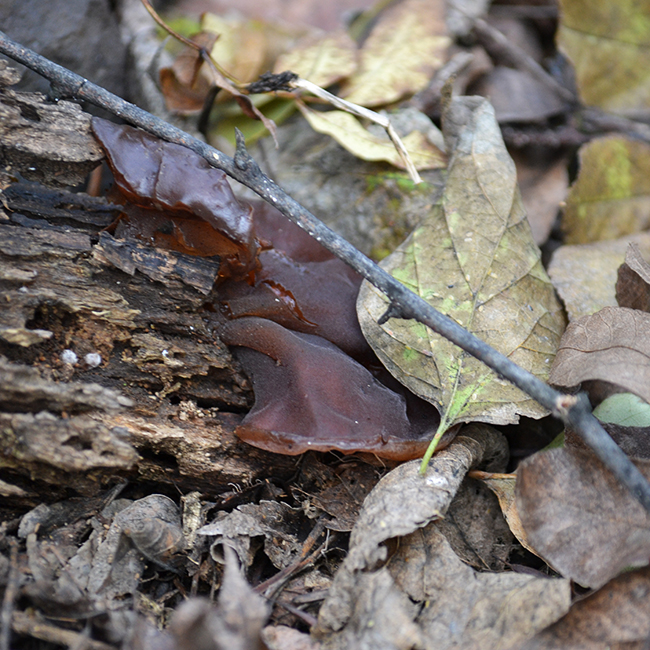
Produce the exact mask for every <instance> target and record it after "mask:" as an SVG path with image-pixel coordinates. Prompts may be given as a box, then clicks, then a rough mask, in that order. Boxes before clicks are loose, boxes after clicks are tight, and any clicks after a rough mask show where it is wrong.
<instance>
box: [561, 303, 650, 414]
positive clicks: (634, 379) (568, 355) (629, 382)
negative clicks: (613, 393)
mask: <svg viewBox="0 0 650 650" xmlns="http://www.w3.org/2000/svg"><path fill="white" fill-rule="evenodd" d="M588 380H601V381H606V382H609V383H612V384H616V385H618V386H620V387H621V388H624V389H625V390H626V391H629V392H631V393H634V394H635V395H638V396H639V397H641V398H642V399H644V400H645V401H646V402H650V314H648V313H646V312H642V311H638V310H636V309H627V308H625V307H605V308H604V309H601V310H600V311H599V312H597V313H595V314H592V315H591V316H584V317H583V318H580V319H578V320H576V321H573V322H572V323H571V324H570V325H569V327H567V330H566V332H565V333H564V336H563V337H562V340H561V341H560V347H559V349H558V351H557V356H556V357H555V362H554V363H553V367H552V368H551V374H550V377H549V382H550V383H551V384H554V385H555V386H559V387H561V388H573V387H575V386H578V385H579V384H581V383H582V382H583V381H588Z"/></svg>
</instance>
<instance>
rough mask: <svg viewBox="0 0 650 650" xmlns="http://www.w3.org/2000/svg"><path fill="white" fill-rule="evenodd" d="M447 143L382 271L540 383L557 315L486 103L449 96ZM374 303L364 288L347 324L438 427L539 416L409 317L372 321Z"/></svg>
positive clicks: (377, 312)
mask: <svg viewBox="0 0 650 650" xmlns="http://www.w3.org/2000/svg"><path fill="white" fill-rule="evenodd" d="M443 127H444V129H443V130H444V133H445V138H446V140H448V141H449V143H450V144H453V145H454V146H453V153H452V157H451V162H450V165H449V174H448V178H447V185H446V188H445V191H444V195H443V199H442V205H435V206H433V207H432V208H431V210H430V212H429V214H428V215H426V216H425V218H424V220H423V222H422V224H421V225H420V226H419V227H418V228H417V229H416V230H415V231H414V232H413V233H412V234H411V235H410V236H409V238H408V239H407V240H406V241H405V242H404V243H403V244H402V245H401V246H400V247H399V248H398V249H397V250H396V251H395V252H394V253H393V254H391V255H390V256H389V257H388V258H386V259H385V260H384V261H383V262H382V264H381V265H382V266H383V268H385V269H386V270H387V271H389V272H390V273H392V275H393V276H394V277H395V278H397V279H398V280H400V281H401V282H402V283H404V284H405V285H406V286H407V287H408V288H410V289H412V290H413V291H414V292H415V293H417V294H419V295H420V296H422V297H423V298H424V299H425V300H427V302H429V303H430V304H431V305H433V306H434V307H436V309H438V310H439V311H441V312H442V313H444V314H447V315H448V316H450V317H451V318H453V319H454V320H456V321H457V322H458V323H459V324H460V325H462V326H463V327H465V328H467V329H468V330H469V331H470V332H472V333H474V334H476V335H477V336H478V337H479V338H481V339H483V340H484V341H486V342H487V343H489V344H490V345H492V346H493V347H495V348H496V349H497V350H499V351H500V352H502V353H503V354H505V355H508V356H509V357H510V358H511V359H512V360H513V361H514V362H516V363H518V364H519V365H521V366H523V367H524V368H526V369H527V370H529V371H531V372H532V373H534V374H536V375H537V376H539V377H541V378H543V379H545V378H546V377H547V375H548V370H549V368H550V366H551V362H552V360H553V357H554V354H555V350H556V348H557V345H558V342H559V339H560V335H561V332H562V330H563V326H564V320H563V316H562V313H561V308H560V305H559V303H558V301H557V299H556V298H555V294H554V292H553V287H552V285H551V283H550V280H549V279H548V277H547V275H546V273H545V271H544V269H543V267H542V264H541V260H540V252H539V249H538V248H537V246H536V245H535V243H534V241H533V238H532V234H531V230H530V226H529V224H528V221H527V220H526V215H525V213H524V210H523V207H522V203H521V197H520V195H519V191H518V189H517V182H516V173H515V168H514V164H513V162H512V160H511V159H510V157H509V156H508V153H507V151H506V149H505V146H504V144H503V140H502V139H501V133H500V131H499V127H498V125H497V123H496V121H495V119H494V111H493V109H492V107H491V106H490V104H489V102H487V100H484V99H482V98H477V97H470V98H458V99H456V100H454V101H453V102H452V104H451V108H450V109H449V110H448V111H447V112H446V114H445V115H444V121H443ZM386 308H387V302H386V298H385V297H384V296H383V294H381V293H380V292H379V291H377V290H376V289H374V288H373V287H372V286H371V285H369V284H368V283H364V284H363V285H362V287H361V291H360V293H359V299H358V301H357V313H358V315H359V322H360V324H361V329H362V330H363V332H364V334H365V336H366V338H367V339H368V341H369V343H370V345H371V346H372V347H373V349H374V350H375V352H376V353H377V356H378V357H379V358H380V359H381V361H382V362H383V363H384V365H385V366H386V367H387V368H388V370H389V371H390V372H391V373H392V374H393V375H394V376H395V377H396V378H397V379H399V381H401V382H402V383H404V384H405V385H406V386H407V387H408V388H409V389H410V390H412V391H413V392H414V393H416V394H417V395H419V396H421V397H423V398H424V399H426V400H428V401H430V402H432V403H433V404H435V405H436V406H437V407H438V409H439V410H440V411H441V413H442V414H443V425H441V426H451V425H452V424H454V423H456V422H468V421H474V420H478V421H483V422H491V423H498V424H506V423H512V422H517V421H518V419H519V415H527V416H531V417H541V416H542V415H544V413H545V411H544V410H543V409H542V407H540V406H539V405H538V404H537V403H536V402H534V400H532V399H531V398H530V397H529V396H528V395H526V394H524V393H523V392H521V391H520V390H519V389H517V388H515V387H514V386H513V385H512V384H510V383H509V382H507V381H505V380H503V379H500V378H499V377H497V376H496V375H495V374H494V373H493V372H492V371H491V370H489V369H488V368H487V367H486V366H485V365H483V364H482V363H481V362H480V361H477V360H476V359H474V358H473V357H471V356H469V355H468V354H466V353H464V352H462V351H461V350H460V349H459V348H457V347H456V346H454V344H453V343H450V342H449V341H447V340H446V339H445V338H443V337H441V336H439V335H437V334H434V333H433V332H431V331H430V330H428V329H427V328H426V327H425V326H424V325H421V324H420V323H416V322H414V321H410V320H409V321H406V320H402V319H396V318H391V319H389V320H388V322H387V323H386V324H384V325H378V323H377V321H378V319H379V318H380V317H381V316H382V314H383V313H384V312H385V311H386Z"/></svg>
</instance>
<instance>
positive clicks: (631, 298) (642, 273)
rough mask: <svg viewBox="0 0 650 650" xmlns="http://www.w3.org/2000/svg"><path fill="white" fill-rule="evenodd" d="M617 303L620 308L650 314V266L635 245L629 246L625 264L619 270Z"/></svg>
mask: <svg viewBox="0 0 650 650" xmlns="http://www.w3.org/2000/svg"><path fill="white" fill-rule="evenodd" d="M616 302H618V305H619V307H629V308H630V309H638V310H639V311H645V312H650V264H648V262H646V261H645V259H643V255H642V254H641V250H640V249H639V247H638V246H637V245H636V244H635V243H630V245H629V246H628V248H627V252H626V253H625V262H623V264H622V265H621V267H620V268H619V269H618V279H617V281H616Z"/></svg>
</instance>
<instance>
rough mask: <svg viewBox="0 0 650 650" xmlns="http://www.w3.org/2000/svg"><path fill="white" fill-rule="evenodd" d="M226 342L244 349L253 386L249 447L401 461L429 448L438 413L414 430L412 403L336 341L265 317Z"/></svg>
mask: <svg viewBox="0 0 650 650" xmlns="http://www.w3.org/2000/svg"><path fill="white" fill-rule="evenodd" d="M221 338H222V340H223V341H224V342H225V343H227V344H229V345H233V346H238V348H237V351H236V354H237V357H238V359H239V360H240V362H241V363H242V365H243V367H244V369H245V370H246V372H247V374H248V375H249V377H250V379H251V382H252V384H253V390H254V393H255V404H254V405H253V408H252V409H251V410H250V412H249V413H248V414H247V415H246V416H245V417H244V419H243V421H242V423H241V425H240V426H239V428H238V429H237V435H238V436H239V437H240V438H241V439H242V440H244V441H245V442H247V443H249V444H251V445H253V446H255V447H260V448H262V449H266V450H267V451H272V452H275V453H280V454H289V455H297V454H301V453H304V452H306V451H309V450H315V451H331V450H338V451H341V452H343V453H353V452H359V451H361V452H368V453H372V454H375V455H376V456H379V457H381V458H386V459H391V460H398V461H403V460H410V459H413V458H418V457H420V456H422V454H423V453H424V451H425V450H426V448H427V445H428V444H429V441H430V440H431V436H432V433H433V431H435V428H436V425H437V417H435V415H437V412H435V409H432V410H433V413H431V412H430V413H429V416H431V415H434V417H429V418H425V419H424V422H426V425H425V426H419V427H418V426H414V425H413V423H412V422H411V421H410V420H409V417H408V414H407V404H406V400H405V398H404V397H403V396H402V395H399V394H397V393H396V392H394V391H392V390H390V389H389V388H387V387H386V386H384V385H383V384H382V383H380V382H379V381H377V379H375V377H373V375H372V374H371V373H370V372H369V371H368V370H367V369H366V368H364V367H363V366H362V365H361V364H359V363H357V362H356V361H354V359H352V358H351V357H349V356H348V355H347V354H345V353H344V352H343V351H341V350H340V349H339V348H337V347H336V346H335V345H334V344H332V343H330V342H329V341H326V340H325V339H323V338H321V337H319V336H314V335H312V334H304V333H301V332H294V331H291V330H289V329H287V328H285V327H282V326H281V325H278V324H277V323H274V322H273V321H269V320H266V319H263V318H238V319H235V320H232V321H228V322H227V323H225V324H224V326H223V328H222V330H221ZM424 422H422V423H424Z"/></svg>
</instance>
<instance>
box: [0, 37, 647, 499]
mask: <svg viewBox="0 0 650 650" xmlns="http://www.w3.org/2000/svg"><path fill="white" fill-rule="evenodd" d="M0 53H1V54H4V55H5V56H8V57H9V58H11V59H13V60H14V61H17V62H19V63H22V64H23V65H25V66H27V67H28V68H30V69H31V70H34V71H35V72H37V73H38V74H40V75H42V76H43V77H45V78H46V79H48V80H49V81H50V82H51V83H52V85H53V87H54V88H53V90H54V91H55V93H56V94H57V95H58V96H59V97H60V98H64V97H71V98H75V99H78V100H83V101H88V102H90V103H91V104H94V105H95V106H99V107H101V108H103V109H105V110H107V111H109V112H111V113H113V114H114V115H117V116H119V117H121V118H123V119H124V120H126V121H127V122H129V123H130V124H133V125H135V126H138V127H140V128H141V129H144V130H145V131H147V132H148V133H151V134H152V135H155V136H158V137H159V138H162V139H163V140H167V141H168V142H174V143H176V144H180V145H182V146H185V147H187V148H188V149H191V150H192V151H194V152H195V153H197V154H198V155H200V156H202V157H203V158H204V159H205V160H206V161H207V162H208V163H209V164H210V165H212V166H213V167H216V168H217V169H221V170H222V171H224V172H225V173H226V174H228V175H229V176H231V177H232V178H234V179H235V180H237V181H239V182H240V183H242V184H243V185H245V186H246V187H248V188H250V189H252V190H253V191H254V192H255V193H256V194H258V195H259V196H260V197H262V198H263V199H264V200H266V201H268V202H269V203H270V204H271V205H273V206H275V207H276V208H277V209H278V210H279V211H280V212H282V214H284V215H285V216H286V217H287V218H289V219H290V220H291V221H293V222H294V223H296V224H297V225H299V226H300V227H301V228H303V229H304V230H305V231H307V232H308V233H309V234H310V235H312V236H313V237H316V238H317V239H318V241H319V242H320V243H321V244H322V245H323V246H325V248H327V249H328V250H329V251H330V252H332V253H334V255H336V256H337V257H339V258H340V259H342V260H343V261H344V262H346V263H347V264H348V265H350V266H351V267H352V268H353V269H355V270H356V271H357V272H358V273H360V274H361V275H363V277H365V278H366V279H367V280H368V281H369V282H370V283H371V284H373V285H374V286H375V287H377V288H378V289H379V290H380V291H382V292H383V293H384V294H386V296H388V298H389V300H390V302H391V303H392V305H393V307H394V311H395V313H399V314H400V315H401V317H402V318H413V319H415V320H418V321H419V322H421V323H423V324H424V325H426V326H427V327H430V328H431V329H432V330H433V331H435V332H437V333H438V334H440V335H442V336H444V337H445V338H447V339H449V340H450V341H452V342H453V343H455V344H456V345H458V346H459V347H461V348H462V349H463V350H465V351H466V352H468V353H469V354H471V355H472V356H474V357H476V358H477V359H479V360H480V361H482V362H483V363H485V364H486V365H487V366H489V367H490V368H492V370H494V371H495V372H496V373H498V374H499V375H501V376H502V377H504V378H506V379H508V380H509V381H511V382H512V383H513V384H514V385H515V386H517V387H518V388H520V389H521V390H523V391H524V392H525V393H527V394H528V395H530V396H531V397H532V398H533V399H535V400H537V401H538V402H539V403H540V404H542V405H543V406H544V407H546V408H547V409H549V410H550V411H551V413H552V414H553V415H555V416H556V417H558V418H561V419H562V420H563V421H564V422H565V423H566V424H567V425H569V426H571V427H572V429H573V430H574V431H576V432H577V433H578V434H579V435H580V436H581V437H582V438H583V439H584V440H585V442H586V443H587V444H588V445H589V447H591V449H592V450H593V451H594V453H595V454H596V455H597V456H598V458H599V459H600V460H601V462H602V463H603V464H604V465H605V466H606V467H607V468H608V469H609V470H610V471H611V472H612V473H613V474H614V475H615V476H616V478H617V479H618V480H619V481H620V482H621V483H622V484H623V485H625V486H626V487H627V488H628V489H629V490H630V491H631V492H632V494H633V495H634V497H635V498H636V499H637V500H638V501H639V502H640V503H641V505H642V506H643V507H644V508H645V509H646V510H647V511H648V512H650V484H648V482H647V481H646V479H645V477H644V476H643V474H641V472H640V471H639V470H638V468H637V467H636V466H635V465H634V464H633V463H632V461H631V460H630V459H629V458H628V457H627V456H626V455H625V454H624V453H623V451H622V450H621V449H620V447H618V446H617V445H616V443H615V442H614V441H613V440H612V439H611V438H610V437H609V435H608V434H607V432H606V431H605V430H604V429H603V428H602V426H601V425H600V423H599V422H598V420H597V419H596V418H595V417H594V416H593V415H592V413H591V407H590V405H589V400H588V399H587V397H586V395H584V394H582V395H579V396H570V395H564V394H562V393H560V392H559V391H556V390H554V389H553V388H551V387H550V386H549V385H548V384H546V383H544V382H543V381H541V380H540V379H539V378H537V377H535V376H534V375H533V374H531V373H530V372H528V371H527V370H524V369H523V368H521V367H520V366H518V365H517V364H515V363H514V362H512V361H511V360H510V359H508V358H507V357H506V356H505V355H503V354H501V353H500V352H497V350H495V349H494V348H492V347H490V346H489V345H488V344H487V343H485V342H483V341H481V340H480V339H479V338H477V337H476V336H474V335H473V334H471V333H470V332H468V331H467V330H465V329H463V328H462V327H461V326H460V325H458V323H456V322H455V321H454V320H452V319H451V318H448V317H447V316H445V315H443V314H441V313H440V312H438V311H437V310H436V309H434V308H433V307H432V306H431V305H429V303H427V302H426V301H425V300H423V299H422V298H421V297H420V296H417V295H416V294H414V293H413V292H412V291H410V290H409V289H407V288H406V287H405V286H404V285H403V284H401V283H400V282H399V281H398V280H396V279H395V278H393V277H392V276H391V275H390V274H389V273H387V272H386V271H384V270H383V269H382V268H381V267H379V266H377V264H375V263H374V262H373V261H372V260H370V259H369V258H368V257H366V256H365V255H363V253H361V252H360V251H358V250H357V249H356V248H355V247H354V246H352V244H350V243H349V242H348V241H346V240H345V239H343V238H342V237H341V236H340V235H337V234H336V233H335V232H333V231H332V230H331V229H330V228H328V227H327V226H326V225H325V224H323V223H322V222H321V221H319V220H318V219H317V218H316V217H315V216H314V215H313V214H311V213H310V212H309V211H308V210H306V209H305V208H303V207H302V206H301V205H300V204H299V203H298V202H297V201H296V200H295V199H293V198H291V197H290V196H289V195H287V194H286V193H285V192H284V191H283V190H282V189H281V188H280V187H279V186H278V185H276V184H275V183H274V182H273V181H272V180H271V179H270V178H269V177H268V176H266V175H265V174H263V173H262V171H261V170H260V168H259V166H258V165H257V163H256V162H255V161H254V160H253V159H252V158H251V156H250V155H249V154H248V152H247V151H246V148H245V146H244V138H243V136H242V135H241V133H237V150H236V153H235V157H234V159H233V158H230V157H229V156H226V155H225V154H223V153H222V152H220V151H217V150H216V149H214V148H212V147H210V146H209V145H207V144H206V143H205V142H201V141H200V140H197V139H196V138H193V137H192V136H190V135H189V134H187V133H185V132H184V131H181V130H180V129H178V128H177V127H174V126H172V125H171V124H168V123H166V122H165V121H164V120H161V119H160V118H157V117H155V116H153V115H151V114H150V113H148V112H147V111H144V110H142V109H141V108H138V107H137V106H135V105H133V104H130V103H129V102H126V101H124V100H123V99H121V98H119V97H117V96H116V95H113V94H112V93H109V92H108V91H107V90H105V89H103V88H101V87H99V86H97V85H95V84H93V83H91V82H89V81H88V80H87V79H84V78H83V77H80V76H79V75H77V74H75V73H73V72H71V71H70V70H67V69H65V68H63V67H62V66H60V65H57V64H56V63H53V62H52V61H50V60H48V59H46V58H45V57H42V56H40V55H39V54H36V52H33V51H32V50H29V49H28V48H26V47H24V46H22V45H19V44H18V43H15V42H14V41H12V40H11V39H9V38H8V37H7V35H6V34H4V33H3V32H0ZM436 435H437V434H436Z"/></svg>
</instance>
